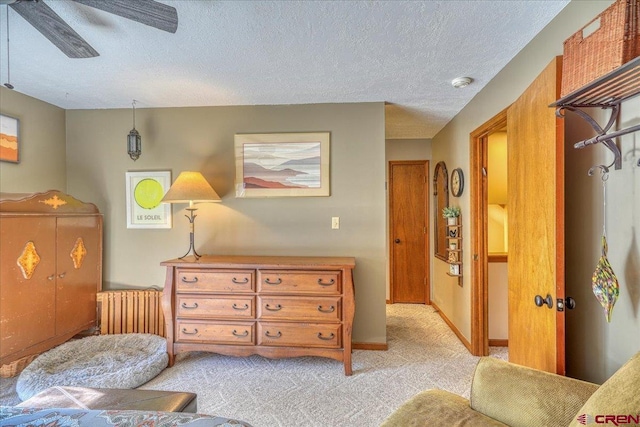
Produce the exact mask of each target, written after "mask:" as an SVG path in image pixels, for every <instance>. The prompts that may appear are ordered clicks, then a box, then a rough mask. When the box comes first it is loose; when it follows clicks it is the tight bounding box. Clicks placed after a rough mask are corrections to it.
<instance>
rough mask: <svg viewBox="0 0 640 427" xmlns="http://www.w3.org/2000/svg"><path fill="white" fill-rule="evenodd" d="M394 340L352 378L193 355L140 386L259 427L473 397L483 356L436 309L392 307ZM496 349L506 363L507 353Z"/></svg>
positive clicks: (316, 361)
mask: <svg viewBox="0 0 640 427" xmlns="http://www.w3.org/2000/svg"><path fill="white" fill-rule="evenodd" d="M387 340H388V344H389V350H388V351H365V350H356V351H354V353H353V370H354V373H353V376H351V377H346V376H344V371H343V366H342V363H341V362H337V361H334V360H329V359H322V358H315V357H304V358H294V359H277V360H271V359H266V358H263V357H260V356H251V357H245V358H235V357H226V356H220V355H216V354H210V353H189V354H184V355H180V356H179V357H178V358H177V361H176V364H175V365H174V367H172V368H169V369H165V370H164V371H163V372H162V373H161V374H160V375H159V376H157V377H156V378H155V379H153V380H151V381H150V382H148V383H146V384H145V385H143V386H142V387H140V388H144V389H155V390H175V391H190V392H194V393H197V394H198V412H201V413H205V414H216V415H221V416H227V417H231V418H238V419H242V420H244V421H247V422H248V423H250V424H252V425H253V426H254V427H312V426H318V427H327V426H332V427H337V426H355V427H369V426H371V427H373V426H378V425H379V424H380V423H381V422H382V420H383V419H384V418H385V417H387V416H388V415H389V414H390V413H391V412H393V410H395V409H396V408H397V407H398V406H400V405H401V404H402V403H403V402H404V401H405V400H407V399H408V398H409V397H411V396H413V395H414V394H416V393H417V392H419V391H422V390H425V389H429V388H440V389H444V390H448V391H451V392H453V393H456V394H459V395H461V396H464V397H468V396H469V391H470V386H471V377H472V374H473V370H474V368H475V365H476V362H477V361H478V358H477V357H474V356H471V355H470V354H469V352H468V351H467V349H466V348H465V347H464V346H463V345H462V343H460V341H459V340H458V339H457V338H456V336H455V335H454V333H453V332H452V331H451V330H450V329H449V328H448V327H447V325H446V324H445V323H444V322H443V321H442V319H441V318H440V316H439V315H438V314H437V313H435V311H434V309H433V307H431V306H424V305H410V304H394V305H387ZM491 350H492V355H495V356H496V357H500V358H506V349H497V348H492V349H491ZM17 402H19V399H18V397H17V395H16V394H15V380H14V379H10V380H5V379H2V380H0V405H12V404H15V403H17Z"/></svg>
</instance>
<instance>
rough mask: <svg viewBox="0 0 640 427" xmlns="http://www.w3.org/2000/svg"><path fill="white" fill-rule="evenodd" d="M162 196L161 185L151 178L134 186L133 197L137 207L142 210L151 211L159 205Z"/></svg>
mask: <svg viewBox="0 0 640 427" xmlns="http://www.w3.org/2000/svg"><path fill="white" fill-rule="evenodd" d="M163 196H164V191H163V189H162V184H160V183H159V182H158V181H156V180H155V179H152V178H145V179H143V180H142V181H140V182H139V183H138V185H136V188H135V190H134V191H133V197H134V198H135V199H136V203H137V204H138V206H140V207H141V208H144V209H153V208H155V207H157V206H158V205H159V204H160V200H162V197H163Z"/></svg>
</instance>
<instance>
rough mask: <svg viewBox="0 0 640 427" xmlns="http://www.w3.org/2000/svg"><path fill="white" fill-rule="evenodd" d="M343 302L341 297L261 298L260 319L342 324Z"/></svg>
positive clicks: (259, 298) (259, 300)
mask: <svg viewBox="0 0 640 427" xmlns="http://www.w3.org/2000/svg"><path fill="white" fill-rule="evenodd" d="M341 301H342V298H340V297H288V296H287V297H285V296H277V295H273V296H259V297H258V318H259V319H268V320H302V321H305V322H340V319H341V318H342V305H341Z"/></svg>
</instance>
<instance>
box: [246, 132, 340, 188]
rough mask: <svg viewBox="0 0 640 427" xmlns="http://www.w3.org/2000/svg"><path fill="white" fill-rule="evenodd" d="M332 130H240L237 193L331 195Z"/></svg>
mask: <svg viewBox="0 0 640 427" xmlns="http://www.w3.org/2000/svg"><path fill="white" fill-rule="evenodd" d="M329 143H330V134H329V132H309V133H266V134H264V133H263V134H237V135H236V136H235V150H236V153H235V155H236V180H235V185H236V197H301V196H307V197H308V196H329V195H330V189H329Z"/></svg>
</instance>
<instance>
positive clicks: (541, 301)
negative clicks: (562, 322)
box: [534, 294, 553, 308]
mask: <svg viewBox="0 0 640 427" xmlns="http://www.w3.org/2000/svg"><path fill="white" fill-rule="evenodd" d="M534 302H535V303H536V305H537V306H538V307H542V306H543V305H545V304H546V305H547V307H549V308H553V298H552V297H551V295H549V294H547V297H546V298H542V297H541V296H540V295H536V297H535V298H534Z"/></svg>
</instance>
